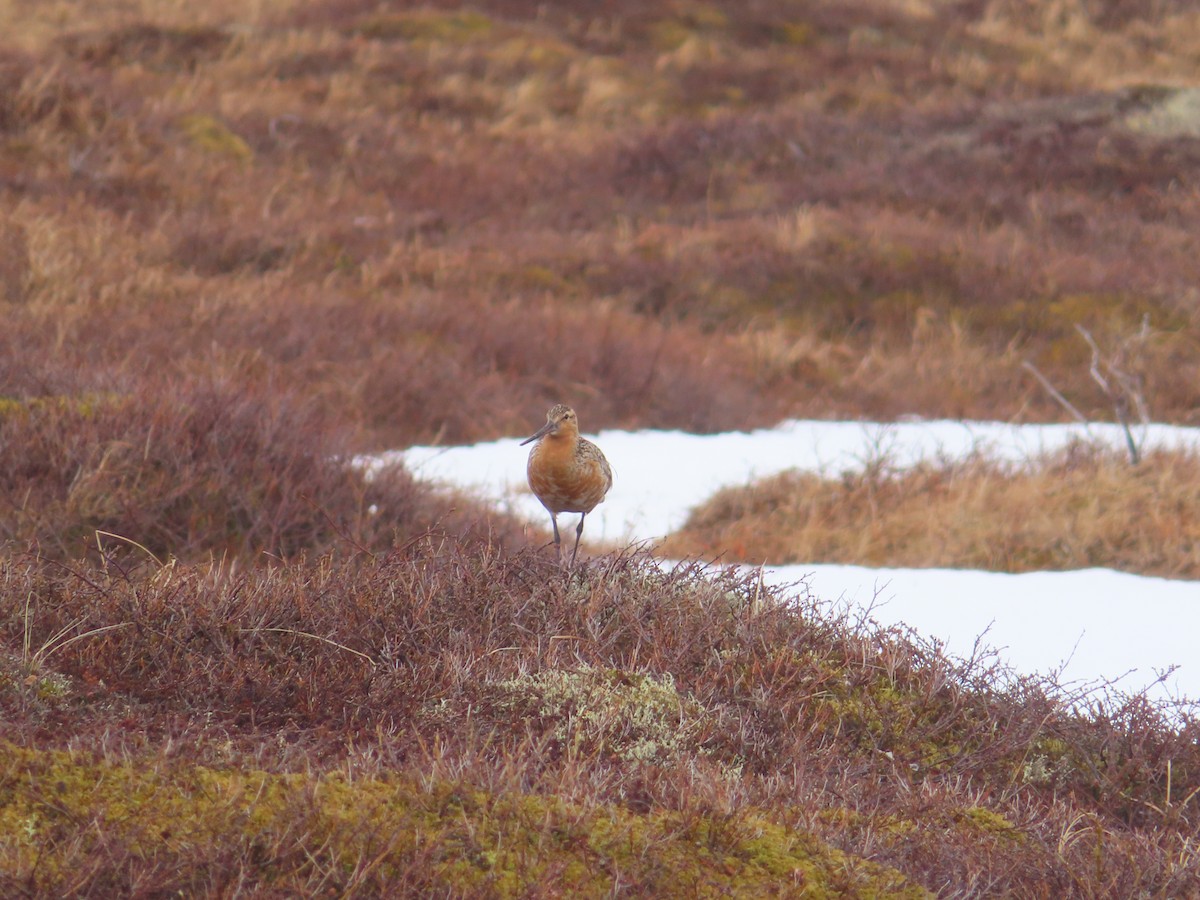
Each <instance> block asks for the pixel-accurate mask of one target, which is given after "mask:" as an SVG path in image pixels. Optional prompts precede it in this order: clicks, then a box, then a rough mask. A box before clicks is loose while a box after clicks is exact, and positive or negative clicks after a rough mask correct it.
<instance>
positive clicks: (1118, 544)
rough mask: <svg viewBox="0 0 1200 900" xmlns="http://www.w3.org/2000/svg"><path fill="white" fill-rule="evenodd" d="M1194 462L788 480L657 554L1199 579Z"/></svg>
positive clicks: (1068, 456) (1040, 463)
mask: <svg viewBox="0 0 1200 900" xmlns="http://www.w3.org/2000/svg"><path fill="white" fill-rule="evenodd" d="M1197 548H1200V459H1197V457H1196V456H1195V455H1194V454H1191V453H1186V452H1167V451H1154V452H1151V453H1148V454H1147V455H1146V457H1145V459H1143V460H1142V462H1141V463H1140V464H1139V465H1137V466H1133V465H1130V463H1129V460H1128V457H1127V456H1125V455H1124V454H1122V453H1119V452H1115V451H1110V450H1107V449H1099V448H1096V447H1094V446H1089V445H1086V444H1076V445H1073V446H1071V447H1069V448H1068V449H1066V450H1064V451H1062V452H1061V453H1058V454H1056V455H1054V456H1051V457H1048V458H1043V459H1033V460H1029V461H1028V462H1027V463H1025V464H1023V465H1020V466H1013V465H1009V464H1001V463H997V462H994V461H991V460H989V459H988V458H987V457H985V456H982V455H980V456H973V457H970V458H968V459H966V460H963V461H961V462H936V461H935V462H927V463H922V464H920V465H917V466H915V467H913V468H908V469H897V468H895V467H893V466H890V465H889V464H888V462H887V460H886V459H884V460H879V461H876V463H874V464H872V465H870V466H868V467H867V468H866V469H864V470H863V471H861V472H852V473H847V474H845V475H843V476H842V477H840V478H823V477H821V476H820V475H816V474H808V473H797V472H789V473H783V474H781V475H778V476H775V477H772V478H768V479H765V480H763V481H762V482H759V483H757V484H754V485H750V486H748V487H745V488H731V489H728V490H725V491H722V492H720V493H719V494H717V495H716V496H715V497H713V498H712V499H710V500H709V501H708V502H707V503H705V504H704V505H702V506H701V507H699V508H698V509H697V510H696V511H694V512H693V513H692V515H691V516H690V517H689V519H688V521H687V522H686V523H685V525H684V526H683V528H682V529H680V531H678V532H677V533H676V534H674V535H672V536H671V538H670V540H669V541H668V542H667V543H666V545H665V547H664V552H667V553H675V554H692V553H694V554H720V555H722V556H724V557H727V558H731V559H748V560H762V559H770V560H771V561H772V562H776V563H788V562H850V563H856V564H862V565H877V566H951V567H956V568H958V567H961V568H978V569H990V570H993V571H1002V572H1027V571H1034V570H1041V569H1075V568H1088V567H1090V566H1111V567H1115V568H1119V569H1125V570H1127V571H1132V572H1141V573H1145V574H1151V575H1162V576H1167V577H1172V578H1200V555H1197Z"/></svg>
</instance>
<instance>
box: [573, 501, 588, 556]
mask: <svg viewBox="0 0 1200 900" xmlns="http://www.w3.org/2000/svg"><path fill="white" fill-rule="evenodd" d="M586 518H587V513H580V514H579V525H578V526H577V527H576V528H575V549H574V550H572V551H571V565H572V566H574V565H575V554H576V553H578V552H579V539H580V538H581V537H583V520H584V519H586Z"/></svg>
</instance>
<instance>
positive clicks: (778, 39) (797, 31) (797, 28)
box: [771, 22, 817, 47]
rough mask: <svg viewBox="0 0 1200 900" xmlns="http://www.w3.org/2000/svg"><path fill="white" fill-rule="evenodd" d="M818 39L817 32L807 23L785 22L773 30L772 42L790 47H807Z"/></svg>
mask: <svg viewBox="0 0 1200 900" xmlns="http://www.w3.org/2000/svg"><path fill="white" fill-rule="evenodd" d="M816 37H817V34H816V31H815V30H814V29H813V27H812V26H811V25H809V24H808V23H807V22H784V23H782V24H779V25H775V26H774V27H772V28H771V38H772V40H774V41H775V43H777V44H784V45H786V46H789V47H807V46H809V45H811V44H812V43H813V41H815V40H816Z"/></svg>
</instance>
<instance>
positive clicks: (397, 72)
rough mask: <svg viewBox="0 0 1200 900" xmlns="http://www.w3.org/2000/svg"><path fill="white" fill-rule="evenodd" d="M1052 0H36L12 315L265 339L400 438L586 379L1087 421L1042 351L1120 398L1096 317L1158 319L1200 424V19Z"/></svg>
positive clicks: (703, 402) (35, 342)
mask: <svg viewBox="0 0 1200 900" xmlns="http://www.w3.org/2000/svg"><path fill="white" fill-rule="evenodd" d="M1059 6H1060V7H1061V9H1060V16H1059V18H1057V19H1054V20H1053V21H1042V19H1041V17H1040V14H1039V13H1037V12H1036V10H1034V9H1033V8H1032V7H1029V6H1028V5H1023V4H1015V3H1007V2H1004V3H1002V2H998V0H997V2H991V3H986V4H974V5H963V4H953V5H950V4H936V5H935V4H919V3H914V4H894V3H887V4H883V3H864V4H860V5H846V4H840V3H824V2H804V3H800V2H797V3H794V4H785V5H783V6H779V7H777V8H767V7H760V6H757V5H751V6H742V5H737V4H726V5H697V6H694V7H693V6H686V5H685V6H683V7H678V8H676V7H675V6H663V7H661V8H659V7H655V6H651V7H647V8H643V7H641V6H637V7H635V6H633V5H620V6H614V7H612V8H611V9H609V10H608V11H607V12H606V14H605V16H603V17H600V18H596V17H595V16H594V15H592V13H591V12H588V13H587V15H577V14H576V13H579V12H580V11H579V10H576V11H574V12H572V9H571V7H570V6H563V5H561V4H560V5H556V7H555V9H554V10H548V9H547V8H545V7H544V6H537V5H535V4H525V3H497V4H492V5H489V4H484V5H482V6H479V7H477V8H474V9H473V10H472V11H469V12H462V11H459V10H450V9H442V8H440V7H438V6H437V5H436V4H435V5H431V6H428V7H420V8H415V7H412V6H411V5H409V4H390V5H389V4H384V5H382V6H379V5H369V4H361V3H353V2H328V3H321V4H315V5H314V4H304V5H296V4H294V3H289V2H282V0H278V2H270V3H264V4H260V5H258V6H257V7H256V9H255V12H254V15H253V16H251V17H249V18H241V16H242V12H241V9H240V7H237V6H236V5H231V4H226V5H223V6H222V5H206V7H205V9H204V10H202V11H201V10H189V9H187V8H184V7H179V6H177V5H169V4H161V5H160V4H155V3H152V2H149V0H147V2H145V3H142V4H141V5H140V6H138V7H136V8H134V7H126V8H123V11H116V10H99V9H94V8H93V7H92V6H91V5H87V4H79V3H68V2H60V3H57V4H39V5H37V6H28V5H24V6H13V7H11V8H9V9H7V10H6V11H5V12H4V14H3V15H4V16H5V17H7V18H6V22H7V24H8V25H9V26H10V27H8V28H6V29H4V33H6V34H19V35H20V36H21V40H20V41H19V42H15V41H14V42H9V43H6V44H4V45H3V46H0V82H2V84H3V87H4V90H3V91H2V92H0V94H2V97H3V99H0V234H2V235H3V236H4V241H3V243H4V245H5V250H4V252H3V254H2V255H0V300H2V301H3V302H4V304H5V308H4V317H5V322H6V325H7V326H8V330H9V331H10V333H11V334H12V335H14V337H13V339H12V340H13V346H15V347H18V348H20V350H21V353H20V354H19V357H20V366H21V367H30V366H32V367H36V366H38V365H39V363H38V362H37V360H39V359H44V358H46V357H48V356H51V355H54V356H59V357H63V358H65V360H66V361H67V362H68V366H67V367H68V368H70V367H72V366H79V367H82V368H84V369H86V370H87V371H89V372H91V373H94V374H96V375H100V376H112V377H117V376H125V375H134V376H141V375H143V374H145V373H147V372H156V373H161V372H162V371H164V370H168V371H171V372H176V371H179V370H182V371H184V372H189V373H197V372H199V373H209V372H211V371H212V369H213V367H214V366H216V367H217V369H218V370H219V371H221V372H223V373H229V372H233V373H236V375H237V377H241V376H242V375H243V374H244V373H245V371H246V369H247V368H250V369H251V370H253V373H254V375H255V377H256V378H260V379H274V380H275V381H276V382H278V383H286V384H288V385H289V387H290V388H291V389H293V390H294V391H296V392H297V393H298V394H299V395H300V396H302V397H304V398H305V399H306V400H308V401H309V402H311V403H313V404H316V405H318V406H320V407H322V408H323V409H326V410H332V411H336V413H337V415H338V416H339V417H341V418H344V419H345V420H346V421H347V422H348V423H349V424H350V425H352V426H353V427H354V428H356V429H358V431H357V434H356V439H357V440H358V441H359V444H360V447H374V448H379V447H383V446H388V445H395V444H396V443H401V442H405V441H423V442H427V441H432V440H435V439H441V440H447V441H465V440H473V439H477V438H486V437H495V436H498V435H500V434H504V433H516V432H517V431H518V430H519V428H520V423H523V422H524V421H526V420H527V419H528V418H529V416H531V415H534V414H535V413H536V412H537V410H538V409H539V408H542V407H544V406H546V405H547V404H548V403H549V402H552V401H557V400H559V399H562V396H561V395H563V394H569V395H571V396H570V397H569V398H568V399H571V401H572V402H575V403H579V404H580V405H582V404H583V401H584V400H587V401H589V404H590V405H591V407H592V413H591V415H590V416H589V421H591V422H593V423H594V425H595V427H610V426H616V425H659V426H664V427H680V428H689V429H698V430H714V429H723V428H730V427H751V426H756V425H764V424H769V423H770V422H771V421H774V420H776V419H777V418H778V417H779V416H781V415H786V414H805V415H816V416H826V415H856V414H865V415H871V416H879V417H885V418H887V417H893V416H897V415H902V414H906V413H922V414H927V415H970V416H973V417H977V418H1011V417H1026V418H1054V417H1058V416H1060V415H1061V410H1059V409H1058V408H1057V406H1056V405H1055V404H1054V403H1053V401H1052V400H1050V399H1049V398H1048V397H1047V396H1046V395H1045V393H1044V392H1043V391H1042V390H1041V389H1040V387H1039V386H1038V385H1037V383H1036V382H1035V381H1034V380H1033V379H1032V378H1031V377H1030V376H1029V375H1028V373H1027V372H1025V371H1023V370H1022V368H1021V363H1022V362H1024V361H1025V360H1026V359H1032V360H1034V361H1035V362H1036V363H1037V364H1038V366H1039V367H1040V368H1041V369H1042V370H1043V371H1044V372H1046V373H1047V375H1048V376H1049V377H1050V378H1051V379H1052V380H1053V381H1054V382H1055V383H1056V384H1057V385H1058V386H1059V387H1060V388H1061V389H1063V390H1064V391H1068V392H1070V393H1071V394H1072V396H1075V397H1077V398H1078V404H1077V405H1079V406H1080V408H1081V409H1083V410H1084V411H1085V412H1086V413H1087V414H1088V415H1092V416H1097V417H1102V418H1108V417H1110V416H1111V412H1112V411H1111V409H1110V408H1109V405H1108V404H1107V403H1106V401H1105V399H1104V398H1103V397H1102V396H1100V395H1099V394H1098V392H1097V391H1096V390H1095V389H1094V386H1093V385H1092V384H1091V382H1090V380H1089V378H1088V375H1087V371H1086V365H1085V363H1086V349H1085V348H1081V347H1080V346H1078V341H1077V338H1076V335H1075V332H1074V326H1075V325H1076V324H1083V325H1085V326H1087V327H1088V328H1090V329H1091V330H1092V331H1093V332H1094V333H1095V334H1096V335H1097V336H1098V338H1100V339H1101V340H1102V341H1104V342H1106V343H1113V342H1116V341H1119V340H1121V339H1123V338H1125V337H1127V336H1128V335H1129V334H1130V333H1132V331H1133V330H1135V329H1137V328H1138V327H1140V325H1141V323H1142V321H1143V319H1144V318H1147V317H1148V320H1149V323H1150V326H1151V328H1152V329H1153V330H1154V334H1155V339H1154V340H1153V341H1151V342H1149V343H1147V344H1146V345H1145V347H1144V348H1143V351H1142V355H1141V357H1140V358H1139V360H1138V361H1137V362H1138V365H1139V367H1140V370H1141V371H1142V373H1143V377H1144V379H1145V385H1146V388H1145V390H1146V396H1147V398H1148V399H1149V401H1150V403H1151V409H1152V411H1153V413H1154V414H1155V416H1157V417H1159V418H1165V419H1173V420H1178V421H1191V420H1192V419H1193V417H1194V411H1195V409H1196V408H1197V406H1198V405H1200V397H1198V396H1197V393H1196V388H1195V385H1196V384H1200V377H1198V376H1200V363H1198V359H1200V354H1197V346H1196V338H1195V334H1196V322H1195V304H1194V303H1193V302H1192V301H1191V298H1192V292H1193V290H1194V288H1193V286H1194V285H1195V283H1196V282H1197V279H1198V277H1200V271H1198V270H1197V268H1196V259H1195V254H1194V253H1193V252H1192V239H1191V237H1192V234H1193V233H1194V231H1195V228H1196V226H1197V224H1200V223H1197V221H1196V213H1195V204H1194V203H1193V202H1192V194H1193V191H1192V188H1191V187H1190V185H1191V173H1192V172H1193V171H1194V168H1195V163H1196V161H1197V157H1196V152H1195V149H1194V147H1193V146H1192V139H1191V138H1190V137H1188V136H1187V135H1188V134H1190V132H1189V131H1188V129H1189V128H1191V127H1193V126H1192V125H1191V124H1189V122H1190V120H1189V119H1188V110H1189V109H1190V106H1188V102H1189V101H1188V96H1189V95H1177V94H1174V93H1172V89H1171V88H1170V85H1171V84H1174V83H1177V82H1179V80H1180V77H1182V74H1181V73H1186V72H1190V60H1191V56H1190V55H1189V54H1190V49H1189V48H1190V47H1191V46H1192V42H1194V40H1196V39H1197V38H1196V22H1195V21H1194V17H1190V16H1189V15H1188V13H1187V11H1186V10H1183V9H1176V8H1174V7H1170V8H1168V7H1167V6H1165V5H1164V6H1163V7H1162V8H1157V7H1156V8H1155V10H1153V11H1151V12H1145V13H1144V14H1143V13H1139V14H1136V15H1135V14H1133V13H1132V12H1130V11H1129V10H1126V9H1125V8H1124V7H1123V6H1122V5H1121V4H1115V5H1111V4H1110V5H1102V6H1103V10H1101V9H1099V8H1093V7H1095V6H1096V5H1095V4H1087V5H1085V4H1059ZM1109 6H1111V9H1109ZM1056 8H1058V7H1056ZM64 23H66V24H64ZM1046 29H1049V31H1048V32H1047V31H1046ZM1073 29H1074V30H1073ZM1080 29H1082V31H1080ZM1076 32H1078V34H1076ZM1044 33H1054V34H1057V35H1059V36H1060V37H1063V36H1066V35H1075V37H1073V38H1071V39H1070V40H1066V39H1065V38H1064V39H1063V40H1061V41H1059V42H1058V43H1054V42H1047V40H1048V39H1046V40H1044V39H1043V34H1044ZM1080 35H1082V37H1080ZM1096 35H1103V36H1104V37H1105V40H1106V41H1107V46H1108V48H1109V49H1108V50H1107V51H1106V54H1109V53H1111V52H1113V48H1115V47H1118V46H1119V47H1124V48H1126V50H1127V51H1128V53H1127V55H1129V54H1132V56H1131V59H1132V58H1133V57H1136V58H1137V60H1141V62H1139V63H1138V66H1140V68H1136V67H1135V68H1134V69H1132V70H1131V71H1137V72H1139V73H1141V74H1140V76H1139V84H1141V85H1142V86H1140V87H1136V88H1134V87H1130V86H1129V85H1128V84H1125V83H1116V82H1114V81H1113V80H1112V78H1111V77H1108V76H1106V75H1104V73H1101V72H1099V71H1094V69H1095V68H1096V67H1095V66H1092V67H1091V68H1089V65H1088V64H1087V61H1088V60H1089V59H1092V58H1093V57H1092V53H1093V48H1094V46H1095V42H1094V41H1092V38H1094V37H1095V36H1096ZM1147 35H1155V36H1157V37H1156V38H1155V40H1156V41H1157V43H1156V44H1155V46H1157V47H1158V49H1157V50H1156V52H1155V53H1154V54H1148V53H1146V52H1145V51H1144V49H1139V48H1144V46H1146V45H1147V42H1148V41H1150V38H1148V37H1147ZM1150 42H1151V43H1153V41H1150ZM1052 44H1053V46H1052ZM1052 50H1053V52H1051V51H1052ZM1104 58H1106V59H1108V58H1110V56H1108V55H1106V56H1105V57H1104ZM1135 61H1136V60H1135ZM1143 63H1144V65H1143ZM1132 64H1133V63H1131V65H1132ZM1106 66H1108V67H1109V68H1110V69H1111V65H1109V64H1106ZM1171 72H1174V73H1175V77H1172V76H1171V75H1170V73H1171ZM1148 80H1149V81H1152V82H1154V83H1159V84H1162V85H1165V86H1163V87H1146V86H1145V83H1146V82H1147V81H1148ZM1181 129H1182V130H1181ZM481 320H487V321H488V322H489V328H487V329H480V328H479V327H478V323H479V322H480V321H481ZM764 341H765V342H766V343H767V344H769V345H771V346H776V347H780V348H787V349H786V352H784V353H782V355H780V354H778V353H772V354H768V355H766V356H764V355H763V354H762V348H763V346H764ZM781 359H782V360H783V362H782V363H781ZM964 373H970V380H969V381H968V382H965V383H964V380H963V377H962V376H963V374H964ZM0 390H4V391H6V392H11V388H10V387H8V386H5V387H2V388H0Z"/></svg>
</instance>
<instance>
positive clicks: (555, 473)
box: [521, 403, 613, 565]
mask: <svg viewBox="0 0 1200 900" xmlns="http://www.w3.org/2000/svg"><path fill="white" fill-rule="evenodd" d="M531 441H537V443H536V444H534V446H533V449H532V450H530V451H529V463H528V465H527V466H526V469H525V472H526V475H527V476H528V478H529V488H530V490H532V491H533V493H534V495H535V496H536V497H537V498H538V499H539V500H540V501H542V506H544V507H546V511H547V512H549V513H550V524H551V525H553V526H554V546H555V547H556V548H557V549H558V551H559V555H560V556H561V555H562V540H561V539H560V537H559V534H558V514H559V513H561V512H571V513H579V514H580V515H579V526H578V527H577V528H576V529H575V548H574V549H573V550H572V551H571V565H574V564H575V554H576V553H577V552H578V551H579V539H580V537H581V536H582V535H583V520H584V519H585V518H586V517H587V514H588V513H590V512H591V511H592V510H593V509H595V508H596V506H597V505H599V504H600V503H601V502H602V501H603V500H604V495H605V494H607V493H608V490H609V488H611V487H612V483H613V476H612V467H611V466H609V464H608V460H607V459H605V458H604V454H603V453H602V452H601V451H600V448H599V447H597V446H596V445H595V444H593V443H592V442H591V441H589V440H585V439H584V438H582V437H580V436H579V420H578V419H577V418H576V416H575V410H573V409H571V407H569V406H566V405H565V404H562V403H559V404H558V405H557V406H552V407H551V408H550V411H549V412H548V413H546V424H545V425H543V426H542V427H541V428H539V429H538V430H537V431H536V432H535V433H534V434H533V435H531V436H530V437H528V438H526V439H525V440H523V441H521V446H525V445H526V444H528V443H530V442H531Z"/></svg>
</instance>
